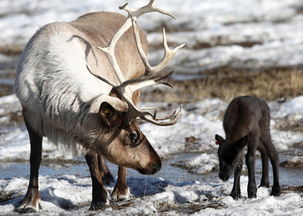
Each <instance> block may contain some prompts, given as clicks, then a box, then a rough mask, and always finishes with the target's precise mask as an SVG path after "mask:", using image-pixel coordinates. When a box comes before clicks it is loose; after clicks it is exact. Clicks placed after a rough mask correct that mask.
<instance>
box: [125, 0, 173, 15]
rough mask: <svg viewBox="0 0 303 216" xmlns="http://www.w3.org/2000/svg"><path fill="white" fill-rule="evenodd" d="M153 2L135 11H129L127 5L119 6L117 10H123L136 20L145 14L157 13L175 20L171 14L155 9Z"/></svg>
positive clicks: (152, 0)
mask: <svg viewBox="0 0 303 216" xmlns="http://www.w3.org/2000/svg"><path fill="white" fill-rule="evenodd" d="M154 2H155V0H150V1H149V2H148V4H147V5H145V6H144V7H141V8H139V9H137V10H133V9H130V8H129V7H128V3H126V4H124V5H123V6H120V7H119V9H120V10H125V11H126V12H127V13H128V14H129V15H132V16H133V17H137V18H139V17H140V16H141V15H143V14H146V13H151V12H158V13H161V14H164V15H167V16H170V17H172V18H173V19H176V17H175V16H174V15H173V14H172V13H170V12H168V11H165V10H162V9H160V8H157V7H155V6H154V5H153V4H154Z"/></svg>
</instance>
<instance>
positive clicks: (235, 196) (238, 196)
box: [230, 193, 241, 200]
mask: <svg viewBox="0 0 303 216" xmlns="http://www.w3.org/2000/svg"><path fill="white" fill-rule="evenodd" d="M230 196H231V197H232V198H233V199H234V200H238V199H241V194H239V193H231V194H230Z"/></svg>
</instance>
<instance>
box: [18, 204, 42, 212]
mask: <svg viewBox="0 0 303 216" xmlns="http://www.w3.org/2000/svg"><path fill="white" fill-rule="evenodd" d="M39 207H40V205H39V203H37V204H36V205H32V204H29V203H26V204H21V205H20V206H19V207H18V208H17V209H16V210H15V211H16V212H18V213H20V214H27V213H35V212H37V211H39Z"/></svg>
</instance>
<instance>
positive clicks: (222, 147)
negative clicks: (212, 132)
mask: <svg viewBox="0 0 303 216" xmlns="http://www.w3.org/2000/svg"><path fill="white" fill-rule="evenodd" d="M215 139H216V144H217V145H219V148H218V157H219V178H220V179H221V180H223V181H227V180H228V179H229V177H230V176H231V174H232V173H233V172H234V170H235V168H236V167H237V165H238V163H239V162H240V161H241V160H242V150H243V147H244V146H245V144H246V137H243V138H242V139H240V140H237V141H228V140H226V139H224V138H223V137H221V136H220V135H218V134H216V136H215Z"/></svg>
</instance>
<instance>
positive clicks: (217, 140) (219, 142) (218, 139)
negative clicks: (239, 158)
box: [215, 134, 224, 145]
mask: <svg viewBox="0 0 303 216" xmlns="http://www.w3.org/2000/svg"><path fill="white" fill-rule="evenodd" d="M215 139H216V144H217V145H220V144H221V143H222V142H224V138H223V137H221V136H220V135H218V134H216V135H215Z"/></svg>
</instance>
